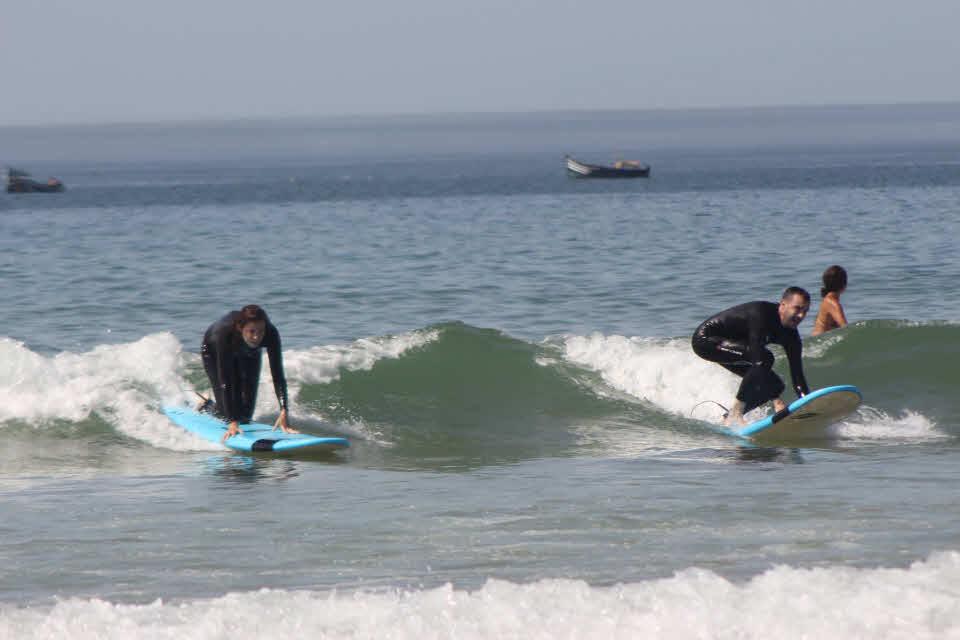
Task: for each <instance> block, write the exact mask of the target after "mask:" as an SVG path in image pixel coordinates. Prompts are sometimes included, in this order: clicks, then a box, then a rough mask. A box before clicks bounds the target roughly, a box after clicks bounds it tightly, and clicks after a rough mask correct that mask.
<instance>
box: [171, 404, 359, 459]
mask: <svg viewBox="0 0 960 640" xmlns="http://www.w3.org/2000/svg"><path fill="white" fill-rule="evenodd" d="M163 412H164V413H165V414H167V417H168V418H170V419H171V420H173V421H174V422H175V423H176V424H178V425H180V426H181V427H183V428H184V429H186V430H187V431H189V432H191V433H195V434H197V435H198V436H200V437H201V438H203V439H204V440H208V441H210V442H214V443H216V444H222V445H224V446H227V447H230V448H231V449H237V450H239V451H291V450H305V451H336V450H337V449H345V448H346V447H349V446H350V443H349V442H347V440H346V439H345V438H322V437H320V436H312V435H309V434H306V433H284V432H283V431H281V430H279V429H277V430H276V431H274V429H273V427H272V426H271V425H268V424H260V423H257V422H250V423H248V424H241V425H240V429H241V431H243V433H238V434H237V435H234V436H231V437H229V438H227V440H226V441H225V442H224V441H221V439H222V438H223V434H225V433H226V432H227V426H228V425H227V423H225V422H223V421H222V420H217V419H216V418H214V417H213V416H212V415H210V414H207V413H197V412H196V411H193V410H192V409H186V408H183V407H164V408H163Z"/></svg>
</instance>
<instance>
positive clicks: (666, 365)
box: [564, 333, 740, 421]
mask: <svg viewBox="0 0 960 640" xmlns="http://www.w3.org/2000/svg"><path fill="white" fill-rule="evenodd" d="M564 357H565V358H566V359H567V360H568V361H570V362H572V363H574V364H576V365H578V366H581V367H586V368H589V369H592V370H594V371H597V372H599V373H600V375H601V376H602V377H603V380H604V381H605V382H606V383H607V384H608V385H610V386H611V387H613V388H614V389H617V390H619V391H622V392H624V393H626V394H629V395H631V396H633V397H635V398H639V399H641V400H644V401H646V402H649V403H651V404H653V405H656V406H658V407H660V408H662V409H665V410H667V411H670V412H672V413H675V414H678V415H683V416H687V417H689V416H690V411H691V409H692V408H693V407H694V406H696V405H698V404H699V403H701V402H704V401H715V402H720V403H722V404H725V405H727V406H729V404H730V401H731V399H732V398H733V397H734V396H735V395H736V393H737V388H738V387H739V386H740V380H739V378H737V377H736V376H734V375H733V374H732V373H729V372H728V371H726V370H725V369H723V368H722V367H718V366H717V365H715V364H713V363H711V362H707V361H706V360H703V359H702V358H699V357H697V355H696V354H694V353H693V351H692V350H691V349H690V341H689V340H684V339H662V338H625V337H623V336H616V335H614V336H604V335H602V334H599V333H595V334H593V335H590V336H568V337H567V338H566V339H565V341H564ZM722 413H723V411H722V410H721V409H720V408H719V407H717V406H715V405H714V406H703V408H702V409H700V410H698V413H697V416H696V417H697V418H699V419H702V420H714V421H719V420H720V416H721V414H722Z"/></svg>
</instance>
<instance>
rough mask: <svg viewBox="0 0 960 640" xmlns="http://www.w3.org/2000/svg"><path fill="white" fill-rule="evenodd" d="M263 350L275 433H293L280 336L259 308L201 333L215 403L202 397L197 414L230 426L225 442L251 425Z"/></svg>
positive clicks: (252, 307)
mask: <svg viewBox="0 0 960 640" xmlns="http://www.w3.org/2000/svg"><path fill="white" fill-rule="evenodd" d="M263 348H265V349H266V350H267V355H268V357H269V359H270V374H271V375H272V376H273V389H274V391H275V392H276V394H277V401H278V402H279V403H280V417H279V418H277V422H276V424H275V425H274V429H276V428H280V429H282V430H283V431H286V432H290V433H298V432H297V430H296V429H291V428H290V425H289V424H287V379H286V378H285V377H284V375H283V358H282V356H281V352H280V332H279V331H277V328H276V327H275V326H273V323H271V322H270V319H269V318H267V314H266V312H265V311H264V310H263V309H261V308H260V307H259V306H257V305H255V304H251V305H247V306H245V307H244V308H243V309H241V310H240V311H231V312H230V313H228V314H227V315H225V316H224V317H222V318H221V319H220V320H218V321H217V322H214V323H213V324H212V325H210V327H209V328H208V329H207V331H206V333H204V334H203V346H202V347H201V354H202V355H203V368H204V370H205V371H206V372H207V377H208V378H210V386H211V387H212V388H213V396H214V400H215V402H216V403H215V404H214V402H212V401H211V400H210V399H209V398H204V402H203V403H202V404H201V406H200V407H198V409H199V410H201V411H209V412H210V413H213V414H214V415H216V416H217V417H219V418H221V419H223V420H225V421H226V422H228V423H229V425H230V426H229V428H228V430H227V433H226V434H225V435H224V436H223V439H224V440H226V439H227V438H229V437H230V436H233V435H236V434H237V433H243V430H242V429H240V424H241V423H247V422H250V419H251V418H252V417H253V410H254V408H255V406H256V403H257V386H258V385H259V383H260V362H261V356H262V354H261V351H260V350H261V349H263Z"/></svg>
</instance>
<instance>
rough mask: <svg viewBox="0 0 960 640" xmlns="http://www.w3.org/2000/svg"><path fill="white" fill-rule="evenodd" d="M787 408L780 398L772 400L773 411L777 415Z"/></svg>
mask: <svg viewBox="0 0 960 640" xmlns="http://www.w3.org/2000/svg"><path fill="white" fill-rule="evenodd" d="M786 408H787V403H786V402H784V401H783V400H781V399H780V398H774V399H773V410H774V411H776V412H777V413H780V412H781V411H783V410H784V409H786Z"/></svg>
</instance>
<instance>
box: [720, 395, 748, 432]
mask: <svg viewBox="0 0 960 640" xmlns="http://www.w3.org/2000/svg"><path fill="white" fill-rule="evenodd" d="M743 406H744V405H743V402H742V401H740V400H737V401H736V402H734V403H733V406H732V407H731V408H730V412H729V413H727V419H726V421H725V422H724V426H727V427H730V426H738V427H745V426H746V425H747V421H746V420H744V419H743Z"/></svg>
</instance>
